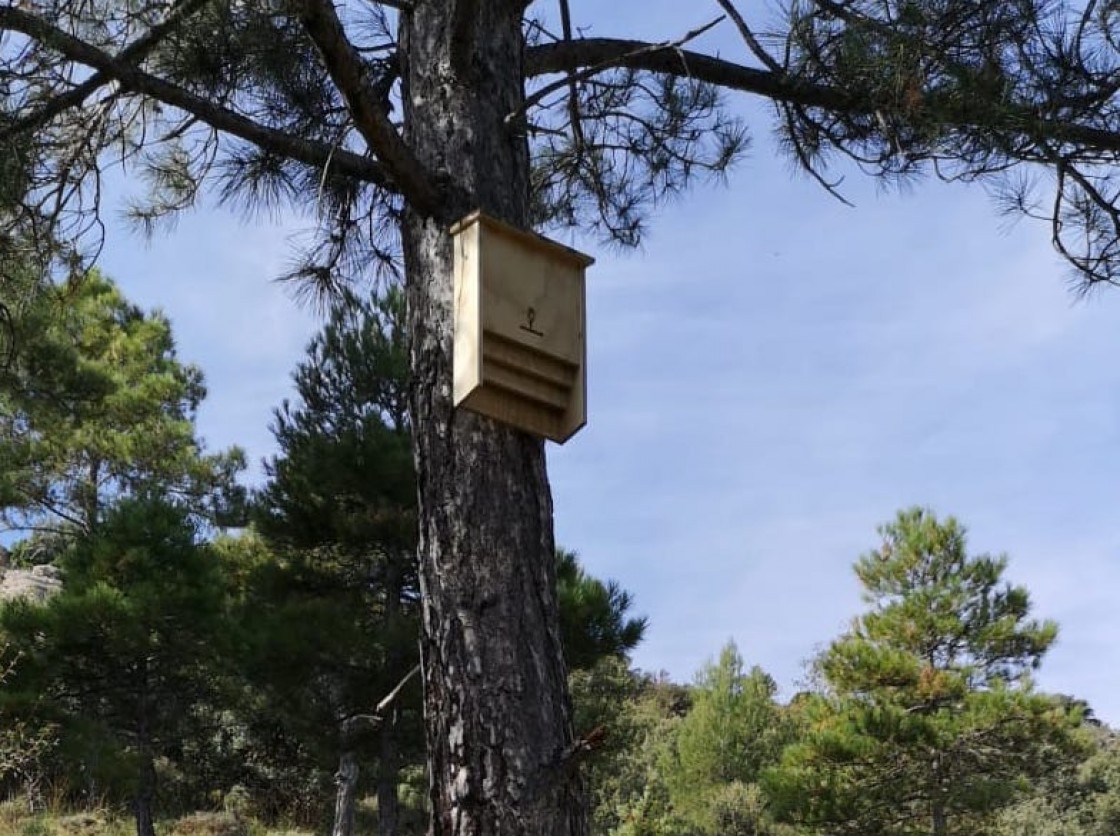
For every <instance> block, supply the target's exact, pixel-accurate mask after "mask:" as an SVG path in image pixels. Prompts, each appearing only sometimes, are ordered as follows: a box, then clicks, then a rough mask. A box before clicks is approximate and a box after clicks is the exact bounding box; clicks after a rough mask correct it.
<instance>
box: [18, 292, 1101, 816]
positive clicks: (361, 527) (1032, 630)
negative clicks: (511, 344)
mask: <svg viewBox="0 0 1120 836" xmlns="http://www.w3.org/2000/svg"><path fill="white" fill-rule="evenodd" d="M0 304H2V306H3V311H4V325H5V329H6V331H5V337H6V339H5V341H4V347H5V354H4V357H3V360H4V362H3V364H2V365H0V520H2V524H3V526H4V528H5V530H6V532H7V533H5V534H4V535H3V538H4V539H3V540H2V541H0V542H3V543H4V544H5V545H4V547H3V551H2V552H0V558H2V564H3V565H2V566H0V571H2V572H4V573H5V574H4V577H3V578H0V583H2V584H3V586H2V587H0V588H3V589H6V590H9V591H11V590H14V589H16V584H15V583H14V581H15V580H16V579H31V578H34V579H37V580H38V581H39V583H38V584H32V585H31V586H30V587H25V591H24V592H23V593H22V594H18V595H17V594H12V593H11V592H9V594H8V596H7V598H6V600H5V601H4V602H3V603H2V604H0V648H2V653H3V657H2V662H0V676H2V679H3V682H2V685H0V792H2V793H3V797H4V798H5V799H7V800H6V801H4V802H3V804H2V806H0V832H3V833H13V834H22V835H23V836H49V835H50V834H58V833H85V834H110V833H111V834H116V833H125V832H133V831H135V832H139V833H141V834H143V833H148V832H160V833H168V834H183V835H184V836H185V834H214V835H215V836H236V834H251V833H266V832H284V831H289V832H299V833H303V832H309V833H327V832H330V833H332V834H334V836H350V834H354V833H379V834H382V836H389V834H412V833H423V832H424V830H425V828H426V825H427V804H428V801H427V798H426V792H427V785H428V780H427V776H426V775H425V770H424V762H425V761H424V736H423V726H422V722H421V718H420V705H421V703H420V699H421V695H420V685H419V681H418V677H417V676H416V671H417V665H418V664H419V659H418V650H417V647H418V645H417V635H418V631H419V625H418V621H417V619H418V607H417V602H418V587H417V584H418V581H417V577H416V567H415V558H414V555H415V547H416V544H415V540H416V516H415V515H416V511H415V494H416V491H415V484H414V478H415V477H414V470H413V459H412V455H411V452H410V446H409V425H408V417H407V415H408V413H407V408H406V397H407V392H408V384H409V381H408V372H407V358H406V355H405V351H404V337H403V327H402V316H403V301H402V298H401V296H400V295H399V293H397V292H396V291H394V290H387V291H384V292H382V293H379V294H377V295H374V296H373V297H371V298H368V299H367V298H353V297H350V298H344V299H342V300H340V301H338V302H337V303H336V304H335V305H334V307H333V308H332V310H331V311H330V314H329V316H328V318H327V323H326V325H325V326H324V328H323V329H322V331H321V332H320V333H319V334H318V335H317V336H316V337H315V338H314V339H313V340H312V342H311V343H310V344H309V346H308V347H307V354H306V358H305V359H304V360H303V361H302V362H301V363H300V364H299V365H298V367H297V368H296V369H295V371H294V373H293V381H294V385H295V392H296V394H295V397H294V398H293V399H292V400H291V401H290V402H284V403H282V404H280V405H279V406H278V407H277V408H276V410H275V413H274V417H273V422H272V426H271V430H272V432H273V434H274V436H275V439H276V442H277V446H278V449H279V453H278V454H277V455H276V456H275V457H273V458H271V459H270V460H269V461H268V462H267V464H266V467H265V472H266V479H265V481H264V483H263V484H262V485H261V486H260V487H259V488H258V489H255V490H248V489H246V488H244V487H243V486H241V485H240V484H239V482H238V477H239V474H240V473H241V471H242V470H243V469H244V467H245V457H244V454H243V453H242V452H241V451H239V450H237V449H231V450H223V451H210V450H207V449H206V448H205V445H204V444H203V442H202V440H201V439H200V438H199V436H198V433H197V431H196V427H195V423H194V419H195V415H196V412H197V409H198V407H199V405H200V403H201V401H202V399H203V398H204V397H205V385H204V381H203V375H202V373H201V371H200V370H199V369H198V368H196V367H194V366H192V365H190V364H188V363H185V362H183V361H182V360H180V359H179V358H178V357H177V355H176V352H175V344H174V339H173V336H172V332H171V327H170V324H169V322H168V321H167V319H166V318H165V317H164V316H162V315H161V314H159V313H158V312H148V311H144V310H141V309H139V308H138V307H136V306H134V305H132V304H131V303H130V302H129V301H128V300H127V299H125V298H124V297H123V295H122V294H121V292H120V291H119V289H118V288H117V287H116V285H115V284H114V283H113V282H112V281H111V280H110V279H108V278H107V277H104V276H100V275H96V274H95V275H94V276H92V277H90V278H89V279H88V280H86V281H84V282H82V283H80V284H77V285H73V286H55V285H42V284H40V283H38V282H36V281H32V279H31V278H30V276H28V277H27V278H26V280H23V279H21V278H20V276H19V275H18V274H17V275H14V276H12V277H11V279H10V281H8V282H7V283H6V284H5V285H4V286H3V288H2V295H0ZM567 545H568V546H569V547H574V548H578V546H579V544H578V543H572V544H567ZM868 545H869V547H870V548H869V550H868V551H867V552H866V553H865V554H863V555H862V556H858V555H853V558H854V559H855V563H854V572H855V575H856V577H857V579H858V582H859V584H860V586H861V588H862V590H863V600H864V605H865V608H864V610H863V611H862V612H860V613H858V614H854V618H853V620H852V621H851V624H850V626H849V627H848V629H847V630H845V631H844V632H843V633H842V634H841V635H839V636H836V637H834V638H832V639H831V640H828V637H824V636H822V637H821V639H822V642H824V643H823V644H822V645H821V647H820V650H819V652H818V653H817V654H816V655H815V656H814V657H813V658H812V659H810V660H808V661H807V662H806V666H805V677H804V681H803V683H802V688H801V690H800V691H799V692H798V693H796V694H783V695H779V694H778V689H777V686H776V684H775V681H774V680H773V679H772V678H771V677H770V676H769V675H768V674H767V672H766V671H764V670H761V669H760V668H758V667H753V666H751V665H750V662H749V660H750V648H744V649H742V650H740V649H739V648H737V647H736V646H735V645H734V643H731V642H729V643H728V644H727V645H726V646H725V647H723V648H722V649H718V648H710V649H709V651H712V652H716V655H715V656H713V657H712V658H711V659H710V660H709V661H708V662H707V663H704V664H703V665H702V666H701V667H700V669H699V671H698V673H697V675H696V678H695V680H694V681H693V682H691V683H687V684H682V683H675V682H672V681H669V679H668V678H667V677H666V676H664V675H657V674H650V673H648V672H642V671H639V670H635V669H633V668H632V666H631V665H630V663H629V659H628V653H629V652H630V651H631V650H633V649H634V648H635V647H636V646H637V645H638V644H639V643H640V642H641V640H642V636H643V633H644V631H645V629H646V621H645V619H644V618H642V617H641V616H639V615H637V614H636V612H635V605H634V602H633V601H632V600H631V596H630V595H629V594H628V593H627V592H626V591H625V590H624V589H623V588H622V587H621V586H619V585H618V584H617V583H615V582H613V581H602V580H599V579H596V578H594V577H591V576H589V575H588V574H587V573H586V572H585V571H584V569H583V568H582V567H581V565H580V562H579V559H578V557H577V555H576V553H575V552H573V551H567V550H563V549H562V550H558V551H557V553H556V555H555V560H556V572H557V576H558V579H559V596H560V606H561V632H562V642H563V646H564V649H565V655H566V660H567V664H568V668H569V672H570V683H571V689H572V694H573V701H574V709H575V725H576V732H577V736H578V740H577V743H576V751H575V752H574V753H572V754H573V757H571V758H569V759H568V761H567V762H569V763H572V764H574V765H575V767H576V768H578V769H579V770H581V771H582V773H583V775H584V776H585V778H586V787H587V790H588V792H589V794H590V799H591V804H592V810H593V820H594V828H593V829H594V832H596V833H602V834H619V835H620V836H621V834H626V836H639V834H646V835H648V836H653V834H665V835H666V836H667V835H668V834H679V835H680V836H684V835H685V834H729V836H748V834H773V835H774V836H777V834H786V835H787V836H788V835H790V834H806V835H808V834H820V835H821V836H823V835H824V834H830V836H831V835H835V834H870V835H871V836H874V834H884V836H885V835H886V834H933V835H934V836H940V835H941V834H991V836H1012V834H1015V836H1020V835H1021V836H1073V834H1078V836H1106V834H1108V835H1109V836H1111V834H1116V833H1118V832H1120V738H1117V736H1116V734H1115V733H1114V732H1113V731H1112V730H1110V729H1109V728H1107V727H1105V726H1103V725H1102V724H1100V723H1099V722H1097V721H1096V720H1095V719H1094V716H1093V713H1092V709H1091V706H1089V705H1087V704H1085V703H1084V702H1083V701H1081V700H1079V699H1078V698H1077V695H1065V694H1047V693H1042V692H1040V691H1039V690H1037V689H1036V688H1035V686H1034V684H1033V681H1032V674H1033V672H1035V671H1036V670H1037V669H1038V668H1039V667H1040V665H1042V664H1043V663H1044V659H1045V655H1046V653H1047V651H1048V649H1049V648H1050V647H1051V646H1052V644H1053V643H1054V641H1055V639H1056V637H1057V633H1058V626H1057V625H1056V624H1054V623H1053V622H1051V621H1047V620H1045V619H1044V618H1040V617H1037V616H1036V615H1035V614H1034V613H1033V610H1032V607H1031V600H1030V595H1029V592H1028V590H1026V589H1024V588H1023V587H1021V586H1017V585H1015V583H1014V582H1013V581H1012V580H1010V579H1009V578H1010V576H1012V575H1013V574H1014V573H1013V571H1012V570H1013V565H1011V564H1009V560H1008V558H1007V557H1005V556H1002V555H988V554H973V553H970V551H969V549H968V543H967V532H966V530H965V528H964V526H963V525H962V524H961V523H959V522H958V521H956V520H955V519H953V518H952V517H939V516H937V514H935V513H934V512H933V511H932V510H930V509H925V508H909V509H904V510H902V511H900V512H899V513H898V514H897V515H896V516H895V517H894V518H893V519H891V520H889V521H887V522H886V523H885V524H884V525H883V526H882V527H881V528H880V530H879V532H878V537H876V536H875V533H874V532H868ZM27 589H31V590H32V592H36V591H37V594H32V592H28V591H26V590H27ZM699 653H701V654H702V653H703V649H699Z"/></svg>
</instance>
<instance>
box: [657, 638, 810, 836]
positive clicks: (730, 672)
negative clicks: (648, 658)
mask: <svg viewBox="0 0 1120 836" xmlns="http://www.w3.org/2000/svg"><path fill="white" fill-rule="evenodd" d="M776 694H777V685H776V683H775V682H774V680H773V679H772V678H771V677H770V676H769V675H768V674H767V673H766V672H765V671H763V670H762V669H761V668H758V667H754V668H752V669H750V670H749V671H745V670H744V663H743V658H742V656H741V655H740V654H739V650H738V648H737V647H736V646H735V644H734V642H729V643H728V644H727V645H726V646H725V647H724V648H723V650H722V651H721V653H720V656H719V660H718V661H717V662H710V663H708V664H707V665H705V667H704V668H703V669H702V670H701V672H700V674H699V675H698V677H697V681H696V686H695V688H694V689H693V692H692V710H691V711H689V713H688V715H687V716H686V717H685V718H684V719H683V721H682V722H681V724H680V728H679V729H678V730H677V734H676V745H675V746H674V748H673V750H672V753H671V758H670V759H669V761H668V763H667V764H666V766H665V770H666V773H667V777H668V782H669V787H670V792H671V797H672V800H673V802H674V806H675V808H676V809H677V810H679V811H680V812H681V813H682V814H683V815H685V816H686V817H687V818H688V820H689V821H691V822H692V823H693V824H694V825H695V826H696V827H698V828H700V829H702V830H703V831H704V832H706V833H713V834H717V833H721V832H724V831H725V828H726V826H727V825H728V823H729V821H731V820H733V819H734V816H733V815H732V814H731V812H730V810H731V807H732V806H734V805H733V803H732V802H733V799H735V798H736V797H742V798H750V799H753V800H752V802H751V805H753V806H754V807H757V808H758V809H757V810H756V813H757V815H756V816H755V819H756V823H757V824H760V826H762V825H761V821H762V820H764V819H765V814H764V811H763V809H762V808H763V807H764V804H763V803H762V801H761V800H760V796H759V793H758V791H757V789H753V788H752V787H751V785H752V784H753V783H754V782H756V781H757V780H758V778H759V775H760V774H761V772H762V770H763V769H764V768H765V767H767V766H770V765H771V764H773V763H775V762H776V761H777V759H778V757H779V756H780V754H781V751H782V747H783V746H784V744H785V743H786V741H787V738H788V724H787V722H786V720H785V719H784V717H783V714H782V709H781V708H780V706H779V705H778V704H777V702H776V700H775V697H776ZM736 787H737V788H738V789H735V788H736ZM741 826H744V827H745V825H743V824H742V823H740V824H738V825H736V827H740V828H741Z"/></svg>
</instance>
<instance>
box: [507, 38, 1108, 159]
mask: <svg viewBox="0 0 1120 836" xmlns="http://www.w3.org/2000/svg"><path fill="white" fill-rule="evenodd" d="M573 66H576V67H586V68H587V70H585V71H583V72H581V73H580V74H579V77H580V78H581V79H582V78H588V77H591V76H589V75H588V74H587V73H589V72H591V71H594V72H593V73H592V74H598V73H601V72H606V71H607V70H610V69H613V68H617V67H626V68H630V69H635V70H646V71H648V72H654V73H668V74H671V75H678V76H682V77H687V78H692V79H695V80H697V81H703V82H707V83H709V84H714V85H716V86H719V87H723V88H725V89H728V90H737V91H740V92H743V93H753V94H755V95H758V96H763V97H765V98H768V99H772V100H775V101H779V102H789V103H791V104H796V105H799V106H801V107H815V108H822V109H826V110H830V111H834V112H843V113H849V114H874V113H876V111H877V110H879V109H881V108H882V107H883V106H884V104H877V103H875V102H868V101H866V100H864V99H862V98H860V97H858V96H855V95H853V94H851V93H848V92H847V91H844V90H840V89H838V88H835V87H828V86H825V85H820V84H813V83H808V82H804V81H800V80H799V79H797V78H796V77H794V76H792V75H789V74H787V73H775V72H772V71H770V70H760V69H756V68H754V67H747V66H744V65H742V64H736V63H734V62H732V61H725V60H724V59H722V58H715V57H713V56H711V55H706V54H704V53H700V52H692V51H689V50H685V49H680V48H677V47H673V46H671V45H665V44H651V43H648V42H644V41H632V40H625V39H618V38H585V39H582V40H575V41H560V42H557V43H548V44H540V45H538V46H533V47H529V48H528V49H527V50H526V51H525V74H526V76H528V77H536V76H541V75H553V74H558V73H565V72H567V71H568V70H569V69H570V68H571V67H573ZM566 83H567V81H566V80H564V81H562V82H558V83H557V85H558V86H556V85H549V87H553V86H556V89H559V87H562V86H563V85H564V84H566ZM534 99H535V101H534V104H535V103H537V102H539V99H537V97H534ZM886 104H889V103H886ZM922 111H925V112H927V113H928V114H929V116H930V117H931V118H934V119H935V120H936V121H937V122H938V123H940V124H942V125H947V126H950V127H953V126H955V127H961V128H966V127H977V126H981V125H989V126H990V125H991V123H992V114H991V112H990V109H989V108H988V105H987V103H986V102H985V101H983V100H979V99H977V100H961V99H948V100H946V99H941V100H938V99H937V98H936V97H935V96H932V95H931V96H930V97H928V98H927V99H926V100H925V103H924V104H923V105H922V106H920V107H919V108H917V109H915V111H914V112H915V113H920V112H922ZM1002 122H1003V124H1002V127H1003V129H1004V130H1008V131H1015V132H1018V133H1022V134H1031V135H1033V136H1036V137H1037V136H1043V137H1047V138H1049V139H1052V140H1056V141H1058V142H1063V143H1072V144H1075V145H1080V146H1084V147H1086V148H1091V149H1093V150H1095V151H1105V152H1109V153H1110V154H1117V153H1120V131H1115V130H1108V129H1104V128H1096V127H1093V126H1091V125H1083V124H1078V123H1076V122H1068V121H1059V120H1052V119H1046V118H1045V117H1044V116H1043V115H1042V109H1041V108H1039V107H1035V106H1024V105H1018V106H1017V105H1015V104H1014V103H1013V102H1012V103H1009V104H1008V105H1006V107H1005V116H1004V118H1003V120H1002Z"/></svg>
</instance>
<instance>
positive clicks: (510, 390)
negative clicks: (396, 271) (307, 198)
mask: <svg viewBox="0 0 1120 836" xmlns="http://www.w3.org/2000/svg"><path fill="white" fill-rule="evenodd" d="M452 233H453V242H454V247H455V290H454V292H455V343H454V345H455V369H454V397H455V404H456V405H457V406H463V407H466V408H468V409H473V410H475V411H477V412H481V413H483V414H485V415H489V416H490V417H492V418H495V419H496V420H499V421H503V422H505V423H509V424H512V425H514V426H517V427H518V428H520V429H523V430H525V431H527V432H531V433H534V434H535V435H540V436H543V437H545V438H550V439H552V440H554V441H561V442H562V441H564V440H566V439H567V438H569V437H571V435H572V434H573V433H575V431H576V430H578V429H579V428H580V427H582V426H583V425H584V423H585V422H586V399H587V392H586V377H585V367H586V362H587V340H586V331H585V317H586V294H585V286H584V271H585V270H586V268H587V266H588V265H590V264H591V263H592V262H593V259H591V258H590V257H589V256H586V255H584V254H582V253H579V252H577V251H575V250H572V249H570V248H568V247H565V246H563V245H562V244H558V243H556V242H555V241H549V240H548V239H546V238H543V237H541V236H537V235H534V234H532V233H528V232H524V231H522V230H518V229H514V228H513V227H510V226H508V225H507V224H503V223H501V222H499V221H495V220H494V219H492V218H488V217H486V216H484V215H481V214H479V213H477V212H476V213H473V214H472V215H470V216H468V217H467V218H464V219H463V220H462V221H460V222H459V223H457V224H455V226H453V227H452Z"/></svg>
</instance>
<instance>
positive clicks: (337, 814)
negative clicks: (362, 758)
mask: <svg viewBox="0 0 1120 836" xmlns="http://www.w3.org/2000/svg"><path fill="white" fill-rule="evenodd" d="M334 782H335V785H336V786H337V789H336V790H335V796H334V824H333V826H332V827H331V836H353V834H354V806H355V802H356V801H357V795H358V756H357V754H355V752H354V750H353V749H345V750H343V752H342V754H341V755H339V758H338V771H337V772H336V773H335V776H334Z"/></svg>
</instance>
